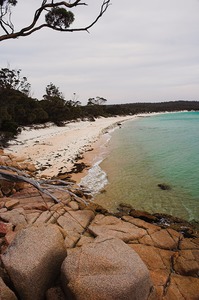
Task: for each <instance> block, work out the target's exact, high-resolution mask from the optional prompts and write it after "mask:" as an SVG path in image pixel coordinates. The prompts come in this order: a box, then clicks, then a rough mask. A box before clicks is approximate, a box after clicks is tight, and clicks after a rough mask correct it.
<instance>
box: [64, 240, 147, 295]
mask: <svg viewBox="0 0 199 300" xmlns="http://www.w3.org/2000/svg"><path fill="white" fill-rule="evenodd" d="M62 286H63V288H64V290H65V293H66V295H67V297H68V299H77V298H76V297H77V295H78V299H79V300H104V299H107V300H112V299H114V300H123V299H131V300H145V299H148V296H149V294H150V290H151V287H152V283H151V280H150V277H149V271H148V269H147V268H146V266H145V264H144V263H143V261H142V260H141V259H140V257H139V255H137V253H136V252H135V251H132V250H131V248H130V247H128V246H127V245H126V244H125V243H124V242H123V241H122V240H120V239H116V238H112V237H98V238H96V239H95V241H94V242H93V243H90V244H85V245H83V246H82V247H79V248H74V249H71V250H70V251H68V255H67V257H66V258H65V260H64V262H63V264H62Z"/></svg>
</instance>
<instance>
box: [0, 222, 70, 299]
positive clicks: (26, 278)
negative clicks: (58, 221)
mask: <svg viewBox="0 0 199 300" xmlns="http://www.w3.org/2000/svg"><path fill="white" fill-rule="evenodd" d="M65 256H66V250H65V248H64V238H63V236H62V234H61V232H60V230H59V227H58V226H57V225H48V226H46V225H40V226H39V227H38V226H30V227H28V228H26V229H23V230H21V231H20V232H19V233H18V234H17V235H16V237H15V239H14V240H13V241H12V243H11V244H10V245H9V247H8V248H7V250H6V252H5V253H4V254H3V255H2V256H1V258H2V261H3V264H4V267H5V269H6V271H7V273H8V274H9V276H10V278H11V281H12V282H13V285H14V287H15V289H16V290H17V292H18V294H19V296H20V299H21V300H41V299H44V295H45V292H46V290H47V289H48V288H49V287H50V286H51V284H52V282H53V281H54V280H55V279H56V277H57V276H58V274H59V271H60V266H61V263H62V261H63V260H64V258H65Z"/></svg>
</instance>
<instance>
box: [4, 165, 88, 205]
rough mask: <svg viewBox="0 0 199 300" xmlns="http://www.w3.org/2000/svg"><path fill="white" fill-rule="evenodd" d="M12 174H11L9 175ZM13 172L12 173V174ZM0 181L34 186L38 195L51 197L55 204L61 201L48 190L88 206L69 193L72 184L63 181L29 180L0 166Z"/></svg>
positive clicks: (28, 177)
mask: <svg viewBox="0 0 199 300" xmlns="http://www.w3.org/2000/svg"><path fill="white" fill-rule="evenodd" d="M11 172H12V173H11ZM13 172H14V173H13ZM0 179H3V180H6V181H10V182H26V183H29V184H31V185H32V186H34V187H35V188H36V189H37V190H38V191H39V192H40V193H43V194H46V195H48V196H49V197H51V198H52V199H53V200H54V201H55V203H60V202H61V201H60V200H58V199H57V197H55V196H54V195H53V194H51V193H50V192H49V190H61V191H63V192H67V193H68V194H69V195H70V196H72V197H74V198H75V199H76V200H79V201H81V202H84V204H86V205H87V204H88V203H87V202H86V201H85V200H84V199H83V198H81V197H78V196H77V195H76V194H75V193H74V192H73V191H71V189H70V188H71V186H72V185H73V183H72V182H65V181H63V180H58V179H53V180H36V179H33V178H31V177H30V176H29V175H27V174H25V173H24V172H22V171H20V170H18V169H16V168H14V167H8V166H0Z"/></svg>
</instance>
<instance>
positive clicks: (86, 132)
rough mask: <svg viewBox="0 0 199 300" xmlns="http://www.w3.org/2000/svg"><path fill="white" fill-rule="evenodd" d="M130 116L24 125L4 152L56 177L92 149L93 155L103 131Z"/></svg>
mask: <svg viewBox="0 0 199 300" xmlns="http://www.w3.org/2000/svg"><path fill="white" fill-rule="evenodd" d="M133 118H136V116H116V117H109V118H102V117H101V118H97V119H95V121H88V120H87V121H75V122H69V123H66V124H65V126H63V127H58V126H56V125H54V124H45V125H35V126H31V127H23V129H22V131H21V133H20V134H19V135H18V136H17V138H16V139H14V140H13V141H11V142H10V145H9V147H8V148H6V149H5V152H6V153H10V154H13V155H15V156H16V157H18V158H23V159H25V160H26V161H27V162H30V163H33V164H34V165H35V166H36V168H37V174H38V175H39V176H43V177H53V176H57V175H58V174H60V173H62V174H63V173H66V172H70V171H71V170H72V168H73V166H74V163H75V162H77V161H78V160H79V159H83V158H84V156H85V155H86V154H87V161H89V158H88V156H91V152H92V156H93V155H94V154H95V151H96V150H97V148H98V147H99V144H98V142H99V140H100V138H102V137H103V136H104V134H105V133H107V132H109V131H110V130H112V129H113V128H116V127H117V126H118V124H120V123H122V122H124V121H127V120H132V119H133ZM91 150H92V151H91ZM88 153H89V155H88Z"/></svg>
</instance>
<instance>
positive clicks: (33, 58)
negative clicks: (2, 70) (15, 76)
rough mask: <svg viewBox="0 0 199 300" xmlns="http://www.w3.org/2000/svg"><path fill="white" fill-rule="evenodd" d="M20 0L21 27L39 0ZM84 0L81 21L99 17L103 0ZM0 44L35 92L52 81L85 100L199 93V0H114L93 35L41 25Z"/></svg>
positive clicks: (195, 96) (1, 53)
mask: <svg viewBox="0 0 199 300" xmlns="http://www.w3.org/2000/svg"><path fill="white" fill-rule="evenodd" d="M18 2H19V4H18V7H17V8H16V15H15V18H14V23H15V24H16V28H20V26H23V25H24V26H27V25H28V24H29V23H30V20H32V16H33V9H34V7H35V8H37V6H39V4H40V3H41V0H26V1H21V0H18ZM86 2H87V3H88V4H89V6H88V7H81V8H79V9H76V10H74V11H73V12H74V14H75V17H76V23H75V24H76V26H81V25H86V24H88V23H89V22H90V21H91V20H92V19H94V17H95V16H96V15H97V13H98V11H99V7H100V3H101V2H102V0H101V1H100V0H95V1H93V0H88V1H86ZM21 3H22V4H21ZM0 43H1V44H0V66H1V67H7V66H10V68H12V69H15V68H16V69H22V75H23V76H26V77H27V78H28V82H29V83H30V84H31V91H32V95H33V97H36V98H38V99H42V95H44V94H45V88H46V86H47V85H48V84H49V83H50V82H52V83H53V84H55V85H56V86H58V87H59V88H60V91H61V92H62V93H63V94H64V96H65V98H66V100H69V99H71V98H72V96H73V93H76V95H78V100H79V101H81V102H82V104H86V102H87V100H88V98H90V97H96V96H101V97H104V98H106V99H107V100H108V102H107V104H110V103H129V102H158V101H171V100H172V101H173V100H180V99H184V100H185V99H186V100H199V1H198V0H165V1H163V0H125V1H124V0H123V1H119V0H112V5H111V6H110V7H109V8H108V10H107V11H106V13H105V15H104V16H103V17H102V18H101V19H100V20H99V22H98V23H97V24H96V25H95V26H94V27H93V28H92V29H91V30H90V34H88V33H86V32H78V33H59V32H54V31H52V30H50V29H43V30H41V31H39V32H36V33H33V34H32V35H31V36H29V37H24V38H23V37H22V38H19V39H17V40H7V41H2V42H0Z"/></svg>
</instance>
